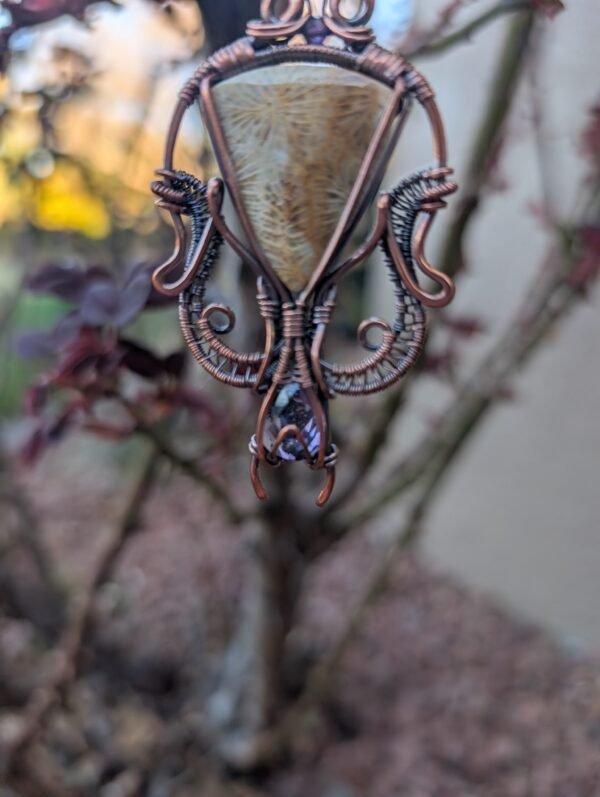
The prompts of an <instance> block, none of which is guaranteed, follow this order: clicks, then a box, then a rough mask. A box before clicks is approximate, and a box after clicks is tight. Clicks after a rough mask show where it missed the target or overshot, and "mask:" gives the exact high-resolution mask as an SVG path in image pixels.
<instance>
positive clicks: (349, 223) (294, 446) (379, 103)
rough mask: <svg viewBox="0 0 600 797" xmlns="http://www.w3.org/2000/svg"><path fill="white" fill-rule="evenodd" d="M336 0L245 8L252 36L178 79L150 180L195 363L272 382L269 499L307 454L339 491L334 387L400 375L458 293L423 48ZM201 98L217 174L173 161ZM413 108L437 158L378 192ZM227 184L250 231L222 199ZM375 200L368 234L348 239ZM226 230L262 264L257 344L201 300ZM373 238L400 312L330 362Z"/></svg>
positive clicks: (441, 140) (268, 388) (228, 314)
mask: <svg viewBox="0 0 600 797" xmlns="http://www.w3.org/2000/svg"><path fill="white" fill-rule="evenodd" d="M340 4H341V0H325V1H324V2H323V8H322V12H321V15H320V16H318V17H316V16H312V14H311V10H310V3H309V2H308V0H288V3H287V8H286V9H285V10H284V11H283V12H281V13H280V14H279V15H278V14H276V12H275V7H276V6H277V7H280V6H281V5H282V4H281V3H277V2H276V0H264V2H263V4H262V9H261V14H262V19H261V20H258V21H254V22H250V23H249V24H248V29H247V37H245V38H243V39H240V40H238V41H236V42H234V43H233V44H231V45H230V46H228V47H226V48H224V49H222V50H220V51H219V52H217V53H215V54H214V55H213V56H211V57H210V58H209V59H208V60H207V61H205V62H204V63H202V64H201V65H200V66H199V68H198V69H197V70H196V73H195V75H194V77H193V78H192V79H191V80H189V81H188V83H187V84H186V85H185V86H184V87H183V89H182V91H181V92H180V95H179V101H178V103H177V106H176V109H175V112H174V115H173V119H172V122H171V126H170V130H169V134H168V138H167V145H166V156H165V164H164V168H163V169H161V170H159V172H158V175H159V176H160V178H161V179H160V180H158V181H156V182H154V183H153V185H152V189H153V191H154V193H155V194H156V196H157V197H158V201H157V204H158V205H159V206H160V207H162V208H165V209H166V210H168V211H169V212H170V215H171V218H172V221H173V226H174V229H175V234H176V245H175V251H174V253H173V255H172V257H171V258H170V259H169V260H168V261H167V262H166V263H164V264H163V265H162V266H160V267H159V268H158V269H157V270H156V272H155V274H154V278H153V281H154V285H155V287H156V289H157V290H159V291H160V292H162V293H163V294H165V295H167V296H177V295H178V296H179V297H180V300H179V301H180V304H179V317H180V321H181V327H182V330H183V335H184V337H185V340H186V342H187V344H188V346H189V348H190V350H191V351H192V353H193V355H194V357H195V359H196V360H197V361H198V362H199V363H200V365H201V366H202V367H203V368H204V369H205V370H206V371H207V372H208V373H209V374H211V375H212V376H213V377H214V378H215V379H217V380H219V381H220V382H223V383H225V384H228V385H231V386H233V387H239V388H248V389H250V390H252V391H254V392H255V393H256V394H257V395H258V396H260V397H261V398H262V406H261V408H260V412H259V414H258V421H257V428H256V434H255V436H254V437H253V438H252V440H251V442H250V452H251V456H252V466H251V478H252V483H253V486H254V488H255V491H256V493H257V495H258V497H259V498H260V499H265V498H266V492H265V489H264V487H263V484H262V481H261V478H260V467H261V466H264V465H269V466H273V467H276V466H279V465H282V464H284V463H288V462H296V461H304V462H305V463H306V464H307V465H308V466H309V467H310V468H312V469H315V470H323V471H325V473H326V477H327V478H326V484H325V486H324V488H323V489H322V491H321V493H320V495H319V497H318V499H317V504H318V505H319V506H323V505H324V504H325V503H326V502H327V501H328V499H329V498H330V496H331V494H332V491H333V488H334V484H335V466H336V461H337V457H338V451H337V448H336V446H335V445H334V443H333V441H332V439H331V433H330V425H329V413H328V403H329V401H330V399H332V398H334V397H336V396H361V395H368V394H372V393H376V392H378V391H381V390H384V389H386V388H388V387H391V386H392V385H394V384H395V383H397V382H399V381H400V380H401V379H402V378H403V377H404V376H405V375H406V374H407V372H408V371H409V369H410V368H411V367H412V366H413V365H414V364H415V362H416V361H417V359H418V357H419V355H420V354H421V352H422V350H423V346H424V343H425V336H426V323H427V321H426V315H425V308H426V307H443V306H445V305H447V304H448V303H449V302H450V301H451V300H452V298H453V296H454V285H453V282H452V280H450V279H449V278H448V277H447V276H446V275H444V274H443V273H441V272H440V271H437V270H436V269H435V268H433V266H431V265H430V264H429V262H428V260H427V257H426V255H425V243H426V240H427V237H428V234H429V231H430V229H431V225H432V223H433V220H434V218H435V215H436V213H437V212H438V210H440V209H441V208H443V207H444V206H445V201H444V200H445V197H446V196H447V195H449V194H451V193H452V192H454V191H455V190H456V186H455V185H454V184H453V183H451V182H449V175H450V174H451V173H452V170H451V169H449V168H448V166H447V156H446V142H445V134H444V128H443V124H442V120H441V117H440V114H439V111H438V107H437V105H436V102H435V99H434V95H433V92H432V91H431V89H430V87H429V85H428V83H427V82H426V80H425V79H424V78H423V77H422V75H421V74H420V73H419V72H417V71H416V70H415V69H414V68H413V67H412V66H411V64H409V63H408V62H407V61H406V60H404V59H403V58H402V57H401V56H399V55H396V54H394V53H391V52H389V51H387V50H384V49H382V48H381V47H379V46H378V45H377V44H376V43H375V41H374V36H373V33H372V31H371V30H370V28H369V27H368V22H369V19H370V17H371V14H372V12H373V6H374V0H362V2H361V6H360V9H359V13H358V14H357V15H356V16H354V17H352V18H347V17H345V16H344V15H343V13H342V11H341V10H340ZM283 5H285V4H283ZM196 102H198V103H199V106H200V111H201V114H202V118H203V122H204V124H205V127H206V130H207V131H208V134H209V136H210V140H211V143H212V147H213V149H214V154H215V158H216V161H217V163H218V166H219V170H220V172H221V176H220V177H213V178H212V179H210V180H209V181H208V182H207V183H204V182H202V181H201V180H199V179H198V178H196V177H195V176H193V175H190V174H187V173H185V172H182V171H178V170H177V169H175V168H174V152H175V148H176V143H177V138H178V133H179V129H180V126H181V123H182V120H183V117H184V114H185V113H186V111H187V110H188V109H189V108H190V107H191V106H192V105H193V104H195V103H196ZM415 106H420V107H421V108H422V109H423V110H424V111H425V114H426V118H427V119H428V122H429V125H430V127H431V134H432V145H433V157H434V161H433V165H432V166H431V167H430V168H426V169H424V170H422V171H419V172H417V173H415V174H413V175H412V176H410V177H408V178H406V179H404V180H403V181H402V182H401V183H400V184H399V185H398V186H397V187H396V188H395V189H394V190H392V191H390V192H388V193H380V194H379V196H377V195H378V192H379V190H380V185H381V182H382V179H383V175H384V172H385V170H386V168H387V166H388V164H389V161H390V158H391V156H392V154H393V152H394V149H395V147H396V145H397V142H398V139H399V136H400V134H401V132H402V128H403V126H404V124H405V122H406V119H407V117H408V114H409V113H410V112H411V110H412V109H413V108H414V107H415ZM226 193H227V194H228V195H229V197H230V198H231V201H232V204H233V207H234V210H235V214H236V216H237V221H238V223H239V225H238V226H239V228H240V230H241V233H240V234H239V235H238V234H236V233H235V232H234V231H233V229H232V227H231V225H230V224H229V223H228V221H227V220H226V219H225V218H224V215H223V209H222V208H223V201H224V198H225V195H226ZM373 203H375V221H374V225H373V230H372V232H371V233H370V235H369V236H368V238H367V239H366V240H365V241H364V242H363V243H362V244H361V245H360V246H359V247H358V248H357V249H356V250H355V251H353V252H351V253H348V252H346V251H345V248H346V246H347V244H348V242H349V239H350V236H351V235H352V233H353V232H355V230H356V227H357V224H358V222H359V221H360V219H361V218H362V217H363V216H364V215H365V213H366V212H367V211H368V210H369V209H370V208H371V207H372V205H373ZM184 217H185V218H187V219H188V224H187V225H186V224H185V223H184V220H183V219H184ZM225 246H226V247H229V248H231V249H232V250H233V251H234V252H235V253H236V255H237V256H238V257H239V258H240V259H241V260H242V262H243V264H244V266H245V267H248V268H250V269H252V271H253V272H254V274H255V276H256V280H257V301H258V308H259V310H260V314H261V316H262V319H263V322H264V347H263V349H262V350H261V351H255V352H248V353H242V352H238V351H235V350H233V349H232V348H231V347H230V346H229V345H228V344H227V343H226V341H225V339H224V338H225V336H226V335H227V334H228V333H229V332H231V331H232V329H233V328H234V325H235V321H236V319H235V315H234V313H233V310H232V309H231V308H230V307H228V306H227V305H225V304H214V303H213V304H207V302H206V300H205V294H206V288H207V283H208V281H209V280H210V278H211V276H212V274H213V271H214V269H215V266H216V265H217V263H218V260H219V256H220V253H221V250H222V249H223V247H225ZM377 247H379V248H380V249H381V250H382V252H383V256H384V260H385V264H386V267H387V270H388V272H389V277H390V279H391V283H392V287H393V290H394V293H395V318H394V320H393V322H392V323H388V322H387V321H383V320H380V319H369V320H367V321H364V322H363V323H362V324H361V325H360V327H359V330H358V338H359V341H360V343H361V345H362V346H363V347H364V348H365V349H366V350H367V353H366V355H365V356H364V358H363V359H362V360H360V361H359V362H357V363H355V364H353V365H339V364H336V363H334V362H329V361H328V360H327V359H326V358H325V356H324V353H323V347H324V343H325V338H326V334H327V329H328V326H329V324H330V321H331V318H332V314H333V312H334V310H335V306H336V293H337V287H338V285H339V283H340V280H342V279H343V278H344V277H345V276H346V275H347V274H348V273H349V272H350V271H351V270H352V269H354V268H355V267H357V266H358V265H360V264H361V263H362V262H363V261H364V260H366V259H367V258H368V257H369V256H370V255H371V254H372V253H373V251H374V250H375V249H376V248H377ZM173 275H176V278H174V277H173ZM422 276H425V277H426V278H428V279H429V280H431V281H432V282H433V283H434V284H435V285H436V289H435V290H434V291H433V292H432V293H430V292H427V291H426V290H425V289H424V288H422V287H421V286H420V283H419V278H420V277H422ZM374 332H376V333H377V336H378V342H377V343H374V342H373V333H374Z"/></svg>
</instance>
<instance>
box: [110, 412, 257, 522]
mask: <svg viewBox="0 0 600 797" xmlns="http://www.w3.org/2000/svg"><path fill="white" fill-rule="evenodd" d="M121 403H122V404H123V405H124V407H125V408H126V409H127V411H128V412H129V414H130V415H131V417H132V418H133V419H134V420H135V423H136V426H137V429H136V431H137V432H138V433H139V434H140V435H141V436H142V437H145V438H146V439H147V440H149V441H150V442H152V444H153V445H154V446H155V447H156V449H157V450H158V451H159V452H160V453H161V454H162V456H163V457H164V458H165V459H167V460H168V461H169V462H171V463H172V464H173V465H175V466H176V467H177V468H179V470H181V471H183V473H185V474H186V476H189V477H190V478H191V479H193V480H194V481H195V482H197V483H198V484H199V485H201V486H202V487H204V488H205V489H206V491H207V492H208V493H209V494H210V495H211V497H212V498H213V499H214V500H215V501H216V502H217V503H218V504H219V505H220V506H221V507H222V508H223V509H224V510H225V513H226V514H227V518H228V519H229V521H230V522H231V523H233V524H234V525H235V526H239V525H240V524H241V523H243V522H244V520H245V519H246V516H245V515H244V513H243V512H242V511H241V510H240V509H238V508H237V507H236V506H235V503H234V501H233V497H232V496H231V495H230V494H229V492H228V491H227V490H226V488H225V487H224V486H223V485H222V484H221V483H220V482H219V481H217V480H216V479H214V478H213V476H212V475H211V474H210V473H207V472H206V471H203V470H200V468H199V467H198V466H197V465H196V463H195V462H194V460H192V459H188V458H187V457H184V456H182V455H181V454H180V453H179V452H178V451H177V450H176V449H175V448H173V446H172V445H171V443H170V441H169V440H168V439H167V438H166V437H165V436H164V435H163V434H162V433H161V432H160V431H159V430H158V429H157V428H156V427H155V426H152V425H151V424H149V423H147V421H146V420H145V418H144V416H143V414H142V413H140V412H139V411H138V409H137V407H136V406H135V405H133V404H132V403H131V402H129V401H125V400H124V399H121Z"/></svg>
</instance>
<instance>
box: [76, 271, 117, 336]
mask: <svg viewBox="0 0 600 797" xmlns="http://www.w3.org/2000/svg"><path fill="white" fill-rule="evenodd" d="M119 307H120V304H119V290H118V288H117V287H116V285H115V284H114V283H112V282H108V281H101V282H93V283H92V284H91V285H88V287H87V288H86V290H85V292H84V294H83V296H82V299H81V307H80V314H81V320H82V322H83V323H84V324H86V325H88V326H91V327H102V326H105V325H107V324H114V323H115V318H116V316H117V315H118V313H119Z"/></svg>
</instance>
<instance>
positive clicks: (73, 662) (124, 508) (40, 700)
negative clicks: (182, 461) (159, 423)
mask: <svg viewBox="0 0 600 797" xmlns="http://www.w3.org/2000/svg"><path fill="white" fill-rule="evenodd" d="M159 458H160V453H159V452H158V451H157V449H156V448H155V447H153V446H152V447H150V448H148V449H147V450H146V451H145V453H144V454H143V455H141V456H140V457H139V458H138V461H137V462H136V469H135V473H134V475H133V477H132V478H131V481H130V483H129V485H128V487H127V491H126V493H125V495H124V497H123V501H122V504H121V506H120V508H119V510H118V512H117V515H116V518H115V521H114V524H113V527H112V529H111V532H110V535H109V537H108V539H107V540H106V543H105V545H104V546H103V548H102V552H101V554H100V556H99V557H98V559H97V560H96V562H95V564H94V567H93V570H92V573H91V575H90V577H89V579H88V583H87V585H86V587H85V588H84V589H83V591H82V593H81V594H80V595H79V596H78V597H77V598H76V599H75V601H74V605H73V606H72V610H71V618H70V620H69V622H68V625H67V627H66V629H65V631H64V633H63V636H62V639H61V641H60V643H59V645H58V647H57V656H56V665H55V667H54V669H53V671H52V672H51V674H50V676H49V677H48V679H47V681H46V682H45V683H44V684H43V685H42V686H40V687H39V688H38V689H36V691H35V692H34V693H33V695H32V697H31V700H30V702H29V705H28V706H27V707H26V709H25V712H24V716H23V721H22V726H21V729H20V731H19V733H18V734H16V736H15V737H14V738H13V739H12V740H11V744H10V746H9V747H8V748H7V749H5V750H3V751H1V752H2V755H1V756H0V779H1V778H2V777H6V776H8V775H9V774H10V773H11V772H12V771H13V770H14V769H15V767H16V766H17V764H18V762H19V760H20V758H21V756H22V755H23V753H24V752H25V751H26V750H27V748H28V747H29V745H30V744H31V742H32V741H33V740H34V739H35V738H36V736H37V735H38V733H39V732H40V730H41V729H42V727H43V724H44V722H45V720H46V718H47V716H48V714H49V713H50V711H51V710H52V709H53V708H54V706H55V705H56V704H57V703H58V701H59V700H60V698H61V695H62V694H64V692H65V690H66V689H68V687H69V685H70V684H71V683H72V682H73V681H74V679H75V678H76V677H77V670H78V665H79V658H80V655H81V652H82V649H83V646H84V644H85V641H86V639H87V637H88V635H89V632H90V629H91V626H92V623H93V614H94V611H93V610H94V605H95V602H96V598H97V595H98V591H99V590H100V588H101V587H102V586H103V585H104V584H105V583H106V581H107V580H108V579H109V578H110V575H111V573H112V570H113V568H114V565H115V562H116V561H117V559H118V557H119V555H120V554H121V551H122V550H123V548H124V546H125V544H126V542H127V541H128V540H129V538H130V537H131V535H132V534H133V532H134V531H135V529H136V527H137V524H138V521H139V517H140V513H141V510H142V508H143V506H144V504H145V501H146V498H147V497H148V495H149V494H150V490H151V488H152V484H153V481H154V473H155V468H156V465H157V462H158V459H159Z"/></svg>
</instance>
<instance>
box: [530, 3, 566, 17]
mask: <svg viewBox="0 0 600 797" xmlns="http://www.w3.org/2000/svg"><path fill="white" fill-rule="evenodd" d="M532 3H533V6H534V8H535V9H536V10H537V11H539V12H540V14H544V15H545V16H546V17H548V18H549V19H554V17H555V16H556V15H557V14H560V12H561V11H564V10H565V4H564V3H563V2H562V0H532Z"/></svg>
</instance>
